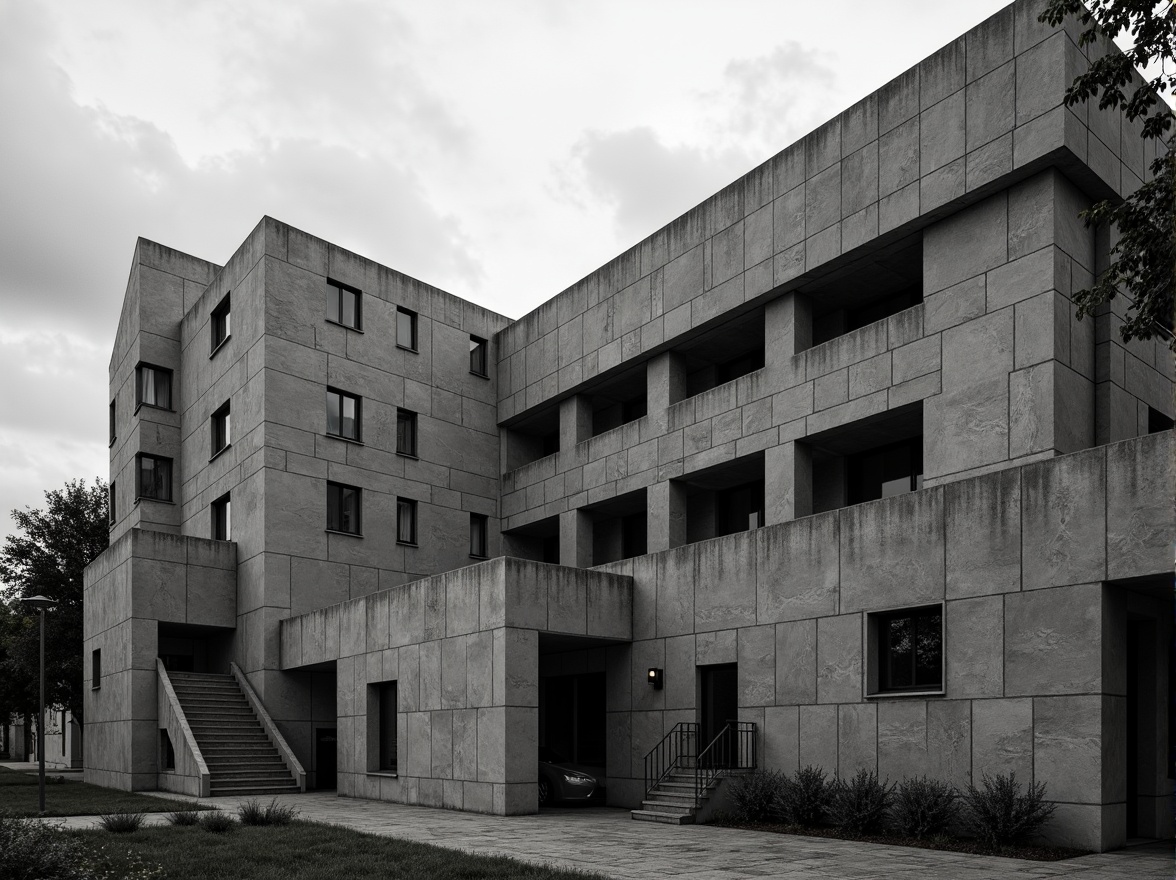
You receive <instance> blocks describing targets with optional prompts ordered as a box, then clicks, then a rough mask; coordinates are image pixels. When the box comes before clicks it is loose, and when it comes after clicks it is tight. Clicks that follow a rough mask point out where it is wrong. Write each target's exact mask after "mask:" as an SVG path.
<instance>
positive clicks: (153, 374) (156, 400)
mask: <svg viewBox="0 0 1176 880" xmlns="http://www.w3.org/2000/svg"><path fill="white" fill-rule="evenodd" d="M171 386H172V371H171V370H167V369H164V368H163V367H156V366H152V365H151V364H139V366H138V368H137V369H136V370H135V404H136V406H154V407H158V408H159V409H171V408H172V394H171Z"/></svg>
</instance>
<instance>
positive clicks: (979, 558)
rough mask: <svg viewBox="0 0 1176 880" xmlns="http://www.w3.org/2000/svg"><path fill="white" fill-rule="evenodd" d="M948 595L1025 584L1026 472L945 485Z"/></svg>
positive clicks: (1011, 471) (1014, 471)
mask: <svg viewBox="0 0 1176 880" xmlns="http://www.w3.org/2000/svg"><path fill="white" fill-rule="evenodd" d="M943 497H944V531H945V536H946V541H947V552H946V568H947V598H948V599H955V598H962V597H966V596H982V595H986V594H989V593H1004V592H1009V591H1013V590H1019V589H1020V588H1021V473H1020V470H1018V469H1015V468H1013V469H1008V470H1003V471H998V472H997V473H994V474H989V475H987V476H983V477H977V478H974V479H971V480H960V481H958V482H954V483H949V484H947V485H946V486H944V489H943Z"/></svg>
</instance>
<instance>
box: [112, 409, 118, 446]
mask: <svg viewBox="0 0 1176 880" xmlns="http://www.w3.org/2000/svg"><path fill="white" fill-rule="evenodd" d="M116 410H117V407H116V406H115V401H113V400H112V401H110V442H111V443H112V444H113V443H114V441H115V440H117V439H118V415H117V413H116Z"/></svg>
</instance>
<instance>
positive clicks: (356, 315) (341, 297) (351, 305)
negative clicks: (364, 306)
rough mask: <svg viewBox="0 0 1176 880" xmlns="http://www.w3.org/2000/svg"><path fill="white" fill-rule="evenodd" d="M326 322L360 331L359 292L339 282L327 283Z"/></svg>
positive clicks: (357, 289) (355, 288) (329, 281)
mask: <svg viewBox="0 0 1176 880" xmlns="http://www.w3.org/2000/svg"><path fill="white" fill-rule="evenodd" d="M326 302H327V320H328V321H331V322H332V323H334V324H341V325H342V326H344V327H350V328H351V329H352V330H358V329H360V291H359V288H357V287H350V286H348V285H346V284H343V283H342V282H340V281H331V280H329V279H328V281H327V295H326Z"/></svg>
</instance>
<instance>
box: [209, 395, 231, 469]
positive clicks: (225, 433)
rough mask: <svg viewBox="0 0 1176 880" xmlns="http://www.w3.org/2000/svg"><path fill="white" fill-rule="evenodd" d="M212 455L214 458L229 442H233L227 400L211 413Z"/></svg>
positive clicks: (226, 447)
mask: <svg viewBox="0 0 1176 880" xmlns="http://www.w3.org/2000/svg"><path fill="white" fill-rule="evenodd" d="M211 428H212V456H211V457H213V458H215V457H216V456H218V455H220V454H221V453H222V452H224V451H225V450H226V449H228V448H229V444H231V443H232V442H233V437H232V424H231V421H230V412H229V401H227V400H226V401H225V402H224V404H223V405H222V406H221V407H220V409H218V410H217V411H216V412H214V413H213V414H212V423H211Z"/></svg>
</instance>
